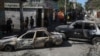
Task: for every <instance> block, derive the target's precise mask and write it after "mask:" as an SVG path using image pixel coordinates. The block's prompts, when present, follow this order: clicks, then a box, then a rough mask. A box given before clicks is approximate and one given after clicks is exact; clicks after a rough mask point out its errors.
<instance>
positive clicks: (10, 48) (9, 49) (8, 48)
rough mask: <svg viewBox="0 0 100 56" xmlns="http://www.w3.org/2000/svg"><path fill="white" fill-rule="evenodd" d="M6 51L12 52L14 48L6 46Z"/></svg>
mask: <svg viewBox="0 0 100 56" xmlns="http://www.w3.org/2000/svg"><path fill="white" fill-rule="evenodd" d="M4 50H5V51H12V47H11V46H6V47H5V48H4Z"/></svg>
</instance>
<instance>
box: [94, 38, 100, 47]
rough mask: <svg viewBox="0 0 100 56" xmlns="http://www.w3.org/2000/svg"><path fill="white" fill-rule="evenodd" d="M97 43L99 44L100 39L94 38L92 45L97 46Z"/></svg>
mask: <svg viewBox="0 0 100 56" xmlns="http://www.w3.org/2000/svg"><path fill="white" fill-rule="evenodd" d="M98 42H100V37H95V38H93V39H92V44H93V45H95V44H97V43H98Z"/></svg>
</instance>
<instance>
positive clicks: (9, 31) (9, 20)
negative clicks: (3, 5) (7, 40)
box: [6, 18, 12, 33]
mask: <svg viewBox="0 0 100 56" xmlns="http://www.w3.org/2000/svg"><path fill="white" fill-rule="evenodd" d="M6 26H7V29H6V30H7V33H11V32H12V20H11V18H9V19H8V20H7V23H6Z"/></svg>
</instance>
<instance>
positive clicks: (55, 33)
mask: <svg viewBox="0 0 100 56" xmlns="http://www.w3.org/2000/svg"><path fill="white" fill-rule="evenodd" d="M51 34H52V35H51V36H52V37H56V38H62V37H63V36H62V34H61V33H59V32H51Z"/></svg>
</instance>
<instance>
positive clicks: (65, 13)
mask: <svg viewBox="0 0 100 56" xmlns="http://www.w3.org/2000/svg"><path fill="white" fill-rule="evenodd" d="M66 2H67V1H66V0H65V5H64V7H65V15H66V9H67V8H66Z"/></svg>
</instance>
